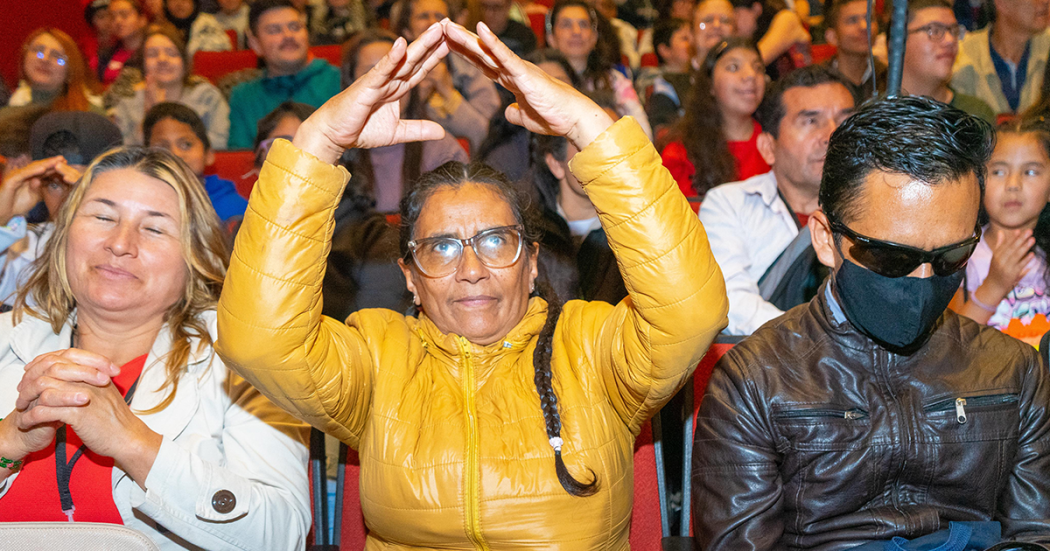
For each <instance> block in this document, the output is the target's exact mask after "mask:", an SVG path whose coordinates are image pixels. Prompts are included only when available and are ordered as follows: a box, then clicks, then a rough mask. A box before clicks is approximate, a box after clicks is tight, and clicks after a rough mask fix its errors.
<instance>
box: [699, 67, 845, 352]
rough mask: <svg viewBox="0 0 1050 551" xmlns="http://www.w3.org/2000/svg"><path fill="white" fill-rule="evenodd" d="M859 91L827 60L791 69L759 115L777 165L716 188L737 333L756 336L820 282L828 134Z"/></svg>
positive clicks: (767, 155) (713, 222)
mask: <svg viewBox="0 0 1050 551" xmlns="http://www.w3.org/2000/svg"><path fill="white" fill-rule="evenodd" d="M853 106H854V104H853V95H852V94H850V93H849V89H848V88H846V85H845V84H842V82H841V81H839V80H838V79H837V78H836V77H834V76H833V75H831V74H830V73H828V72H827V70H826V69H824V68H823V67H820V66H810V67H806V68H803V69H798V70H796V71H793V72H791V73H788V75H787V76H786V77H784V78H783V79H781V80H778V81H776V82H774V83H773V84H772V85H771V86H770V87H769V88H768V89H767V90H766V94H765V97H764V98H763V99H762V104H761V105H760V106H759V108H758V111H757V112H756V116H757V119H758V122H759V124H760V125H761V126H762V130H763V132H762V134H761V135H759V137H758V148H759V151H760V152H761V153H762V157H763V159H765V161H766V162H767V163H769V165H770V166H772V167H773V169H772V170H771V171H769V172H767V173H765V174H762V175H759V176H755V177H752V178H749V179H747V180H744V181H742V182H735V183H732V184H726V185H721V186H718V187H715V188H713V189H711V190H710V191H708V193H707V196H706V197H705V198H704V202H703V203H702V204H701V205H700V220H701V221H702V222H703V223H704V227H705V228H706V229H707V233H708V235H709V236H710V239H711V251H712V252H713V253H714V255H715V259H717V260H718V264H719V266H721V268H722V273H723V274H724V275H725V280H726V291H727V293H728V294H729V327H728V328H727V329H726V332H727V333H729V334H731V335H750V334H751V333H753V332H754V331H755V330H756V329H758V328H759V327H760V326H761V325H762V324H764V323H766V322H767V321H769V320H771V319H773V318H775V317H777V316H779V315H781V314H783V313H784V310H787V309H788V308H790V307H792V306H795V305H797V304H800V303H801V302H805V301H806V300H808V297H807V295H809V296H812V293H814V292H815V291H816V286H817V285H819V284H820V282H821V280H822V279H823V277H820V274H819V272H820V270H817V269H814V264H815V263H816V258H815V257H814V256H813V255H814V253H813V249H812V248H811V247H810V242H811V236H810V235H809V231H808V226H807V222H808V219H809V216H810V215H811V214H812V213H813V211H815V210H817V197H818V192H819V190H820V178H821V173H822V171H823V170H824V155H825V153H826V152H827V147H828V138H829V137H830V136H831V133H832V132H834V131H835V129H836V128H838V126H839V124H841V123H842V121H843V120H844V119H845V118H846V117H847V116H849V114H850V112H851V111H852V110H853Z"/></svg>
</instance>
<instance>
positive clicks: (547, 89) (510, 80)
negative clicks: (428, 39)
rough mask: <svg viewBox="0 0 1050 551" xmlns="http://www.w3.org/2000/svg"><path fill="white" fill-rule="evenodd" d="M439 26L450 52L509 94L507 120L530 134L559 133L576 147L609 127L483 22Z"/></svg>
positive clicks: (598, 111)
mask: <svg viewBox="0 0 1050 551" xmlns="http://www.w3.org/2000/svg"><path fill="white" fill-rule="evenodd" d="M441 24H442V25H444V27H445V36H446V39H447V41H448V44H449V47H450V48H451V49H452V50H453V51H455V52H456V53H458V54H461V55H462V56H463V57H464V58H466V59H467V60H468V61H470V62H471V63H473V64H474V65H475V66H476V67H478V68H479V69H481V70H482V71H483V72H484V73H485V75H487V76H488V77H489V78H491V79H492V80H494V81H496V82H498V83H499V84H500V85H502V86H503V87H504V88H506V89H507V90H510V91H511V93H513V94H514V97H515V99H516V100H517V102H516V103H513V104H511V105H510V106H509V107H507V112H506V115H507V120H508V121H510V122H512V123H514V124H517V125H519V126H523V127H525V128H526V129H528V130H530V131H532V132H536V133H540V134H550V135H557V136H565V137H566V138H568V139H569V141H571V142H572V143H573V145H575V146H576V148H577V149H581V150H582V149H583V148H584V147H586V146H587V145H588V144H589V143H591V142H592V141H594V139H595V138H597V137H598V135H599V134H601V133H602V132H604V131H605V129H606V128H608V127H609V126H611V125H612V123H613V120H612V118H610V117H609V115H608V114H607V113H606V112H605V111H604V110H602V108H600V107H598V105H597V104H595V103H594V102H593V101H591V100H590V99H588V98H587V97H586V96H584V95H583V94H581V93H580V92H579V91H577V90H576V89H575V88H573V87H572V86H570V85H568V84H565V83H564V82H561V81H560V80H557V79H555V78H553V77H551V76H550V75H548V74H547V73H545V72H543V70H541V69H540V68H539V67H536V66H535V65H533V64H532V63H529V62H527V61H525V60H523V59H521V58H520V57H518V56H517V55H515V54H514V52H512V51H511V50H510V48H507V46H506V45H504V44H503V42H500V40H499V38H497V37H496V35H495V34H494V33H493V32H492V31H491V30H490V29H489V28H488V27H487V26H485V24H484V23H478V33H479V34H474V33H472V32H470V31H468V30H467V29H465V28H463V27H461V26H459V25H457V24H456V23H453V22H452V21H449V20H448V19H446V20H444V21H442V22H441Z"/></svg>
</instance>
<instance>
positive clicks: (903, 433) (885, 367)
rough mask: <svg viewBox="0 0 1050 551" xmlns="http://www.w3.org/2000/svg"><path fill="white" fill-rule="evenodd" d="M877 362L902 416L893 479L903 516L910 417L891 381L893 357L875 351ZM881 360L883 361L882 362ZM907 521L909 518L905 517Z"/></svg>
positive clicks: (896, 502)
mask: <svg viewBox="0 0 1050 551" xmlns="http://www.w3.org/2000/svg"><path fill="white" fill-rule="evenodd" d="M875 355H876V357H875V361H876V363H877V364H880V365H881V367H882V372H883V377H884V378H885V381H886V391H887V392H888V393H889V395H890V399H891V400H893V403H894V405H895V406H896V407H897V411H898V412H899V415H900V424H901V426H900V427H899V432H900V451H901V463H900V468H899V469H898V470H897V473H896V475H894V477H893V508H894V509H896V510H897V511H899V512H900V513H901V514H902V515H903V514H904V510H903V509H901V477H902V476H904V472H905V471H906V470H907V468H908V454H909V453H910V452H911V434H910V432H909V431H911V427H910V425H909V423H908V418H909V417H910V415H909V412H908V411H905V407H904V403H903V402H902V401H901V400H899V399H898V398H897V393H895V392H894V391H893V383H892V381H890V365H889V364H890V362H891V361H892V359H893V358H892V357H891V356H890V354H889V353H888V352H886V351H884V350H878V349H876V351H875ZM880 360H881V361H880ZM905 519H907V517H906V516H905Z"/></svg>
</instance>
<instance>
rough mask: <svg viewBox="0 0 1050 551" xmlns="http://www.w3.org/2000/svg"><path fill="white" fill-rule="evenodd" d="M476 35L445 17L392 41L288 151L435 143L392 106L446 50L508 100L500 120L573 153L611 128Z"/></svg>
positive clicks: (587, 105) (590, 108) (489, 37)
mask: <svg viewBox="0 0 1050 551" xmlns="http://www.w3.org/2000/svg"><path fill="white" fill-rule="evenodd" d="M478 33H479V34H474V33H472V32H470V31H468V30H467V29H465V28H463V27H461V26H459V25H457V24H455V23H453V22H452V21H450V20H448V19H445V20H444V21H441V22H438V23H435V24H433V25H431V26H430V28H429V29H427V30H426V31H425V32H423V34H421V35H420V36H419V38H417V39H416V40H415V41H414V42H412V43H411V44H408V43H407V42H406V41H405V39H403V38H398V39H397V41H396V42H394V45H393V48H392V49H391V50H390V53H388V54H387V55H386V57H384V58H383V59H382V60H381V61H380V62H379V63H377V64H376V66H375V67H373V68H372V70H370V71H369V72H368V73H366V74H365V75H363V76H362V77H361V78H359V79H357V81H355V82H354V83H353V84H352V85H351V86H350V87H349V88H347V89H346V90H344V91H343V92H342V93H340V94H339V95H337V96H335V97H334V98H332V99H331V100H329V101H328V102H327V103H325V104H324V105H322V106H321V108H320V109H318V110H317V111H316V112H315V113H314V114H313V115H311V116H310V118H308V119H307V120H306V121H305V122H304V123H303V124H302V125H301V126H300V127H299V131H298V132H297V133H296V135H295V138H294V143H295V145H296V147H298V148H300V149H302V150H304V151H306V152H308V153H311V154H313V155H315V156H316V157H318V158H319V159H321V160H323V161H325V162H329V163H334V162H335V161H336V160H337V159H338V158H339V156H340V155H341V154H342V152H343V151H344V150H345V149H350V148H363V149H368V148H374V147H383V146H387V145H394V144H399V143H405V142H412V141H423V140H436V139H440V138H441V137H442V136H443V135H444V130H443V129H442V128H441V126H440V125H438V124H437V123H436V122H433V121H426V120H402V119H401V109H400V105H399V100H400V99H401V98H402V97H403V96H404V95H405V94H407V93H409V91H410V90H411V89H412V88H413V87H415V86H416V85H418V84H420V83H421V82H423V80H424V79H426V78H427V74H428V73H429V72H430V71H431V70H432V69H434V67H435V66H437V65H438V64H439V63H440V62H441V60H442V59H443V58H444V57H445V56H446V55H448V54H449V52H455V53H457V54H459V55H461V56H462V57H463V58H464V59H466V60H467V61H468V62H470V63H471V64H473V65H474V66H475V67H477V68H478V69H480V70H481V71H482V72H484V74H485V75H486V76H488V77H489V78H491V79H492V80H494V81H496V82H498V83H499V84H500V85H502V86H503V87H505V88H506V89H507V90H510V91H511V92H512V93H513V94H514V96H515V99H516V100H517V101H516V102H515V103H514V104H511V105H510V106H509V107H508V108H507V111H506V116H507V120H508V121H510V122H512V123H514V124H517V125H519V126H523V127H525V128H526V129H528V130H530V131H532V132H537V133H542V134H552V135H560V136H565V137H566V138H568V139H569V141H571V142H572V143H573V145H575V146H576V147H577V149H581V150H582V149H583V148H584V147H586V146H587V144H589V143H591V141H593V140H594V139H595V138H596V137H598V135H599V134H601V133H602V132H603V131H605V129H606V128H608V127H609V126H610V125H612V122H613V121H612V119H611V118H610V117H609V115H608V114H607V113H606V112H605V111H604V110H602V109H601V108H600V107H598V105H597V104H595V103H594V102H593V101H591V100H590V99H588V98H587V97H586V96H584V95H583V94H581V93H580V92H578V91H577V90H576V89H574V88H573V87H571V86H569V85H567V84H565V83H563V82H561V81H559V80H557V79H554V78H552V77H550V76H548V75H547V74H546V73H544V72H543V71H542V70H540V69H539V68H538V67H536V66H535V65H533V64H532V63H529V62H527V61H524V60H522V59H521V58H519V57H518V56H517V55H515V54H514V53H513V52H512V51H511V50H510V49H509V48H507V46H506V45H504V44H503V43H502V42H500V40H499V39H498V38H497V37H496V35H495V34H494V33H493V32H492V31H491V30H489V28H488V27H486V26H485V25H484V23H479V24H478Z"/></svg>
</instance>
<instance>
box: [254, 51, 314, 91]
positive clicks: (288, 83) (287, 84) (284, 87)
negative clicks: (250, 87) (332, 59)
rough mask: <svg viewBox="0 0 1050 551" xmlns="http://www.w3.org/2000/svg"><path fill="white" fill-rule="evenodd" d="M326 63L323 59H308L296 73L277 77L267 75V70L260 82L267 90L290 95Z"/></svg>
mask: <svg viewBox="0 0 1050 551" xmlns="http://www.w3.org/2000/svg"><path fill="white" fill-rule="evenodd" d="M327 63H328V62H327V61H325V60H323V59H314V60H312V61H308V62H307V63H306V65H305V66H304V67H303V68H302V69H300V70H299V72H298V73H294V74H291V75H282V76H279V77H271V76H269V72H267V73H266V75H264V77H263V79H262V81H261V84H262V86H263V88H265V89H266V90H267V91H269V92H273V93H283V94H285V95H288V96H291V95H292V94H294V93H295V92H296V91H297V90H299V89H300V88H302V87H303V86H304V85H306V84H307V83H308V82H309V81H310V79H312V78H313V77H314V76H315V75H317V73H319V72H321V71H323V70H324V68H325V65H326V64H327Z"/></svg>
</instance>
